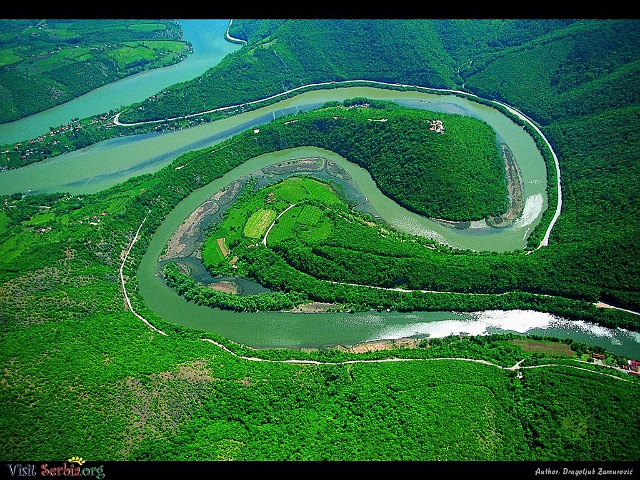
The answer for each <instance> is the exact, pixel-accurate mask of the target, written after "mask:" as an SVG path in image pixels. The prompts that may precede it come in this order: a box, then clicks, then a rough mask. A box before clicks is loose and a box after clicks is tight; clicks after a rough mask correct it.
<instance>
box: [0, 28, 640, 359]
mask: <svg viewBox="0 0 640 480" xmlns="http://www.w3.org/2000/svg"><path fill="white" fill-rule="evenodd" d="M224 25H225V26H226V24H224ZM222 26H223V24H222V23H220V25H217V27H216V28H219V29H220V31H221V32H222V34H223V33H224V30H222ZM203 28H205V26H203ZM204 37H206V35H205V36H204ZM187 39H188V38H187ZM196 46H197V45H196ZM194 48H195V47H194ZM234 48H237V47H235V46H234ZM195 50H197V49H195ZM221 58H222V57H221ZM143 83H144V82H143ZM132 88H133V87H132ZM353 97H368V98H372V99H382V100H392V101H395V102H397V103H399V104H402V105H406V106H410V107H413V108H424V109H428V110H431V111H435V112H446V113H459V114H463V115H469V116H473V117H476V118H479V119H481V120H483V121H485V122H487V123H488V124H489V125H491V126H492V127H493V129H494V130H495V131H496V133H497V136H498V141H499V142H504V143H507V144H508V145H509V147H510V149H511V151H512V152H513V154H514V156H515V159H516V161H517V163H518V165H519V167H520V170H521V172H522V177H523V180H524V195H525V199H526V202H525V210H524V213H523V215H522V218H521V219H519V220H518V221H516V222H515V223H514V224H513V225H512V226H510V227H507V228H504V229H492V228H490V227H487V226H484V227H482V226H480V227H476V226H475V225H474V227H476V228H473V227H472V228H470V229H467V230H455V229H452V228H449V227H444V226H442V225H439V224H437V223H435V222H432V221H430V220H428V219H425V218H422V217H420V216H418V215H415V214H412V213H411V212H408V211H407V210H405V209H403V208H402V207H400V206H399V205H397V204H395V202H393V201H391V200H390V199H388V198H387V197H385V196H384V195H382V193H381V192H380V191H379V190H378V189H377V187H376V186H375V184H374V183H373V181H372V180H371V177H370V176H369V174H368V173H367V172H366V171H365V170H363V169H361V168H359V167H357V166H356V165H354V164H351V163H350V162H348V161H347V160H345V159H343V158H341V157H339V156H338V155H336V154H334V153H332V152H327V151H323V150H319V149H317V148H311V147H309V148H303V149H296V150H295V151H283V152H277V153H274V154H270V155H264V156H261V157H258V158H255V159H252V160H250V161H249V162H246V163H245V164H243V165H241V166H240V167H238V168H237V169H235V170H233V171H232V172H229V173H228V174H227V175H225V176H224V177H223V178H221V179H219V180H216V181H214V182H212V183H211V184H209V185H207V186H205V187H203V188H201V189H199V190H198V191H196V192H194V193H193V194H192V195H190V196H189V197H188V198H186V199H185V200H183V201H182V202H181V203H180V204H179V205H178V206H177V208H176V209H174V210H173V211H172V212H171V213H170V214H169V215H168V216H167V218H166V219H165V221H164V222H163V223H162V225H161V226H160V228H159V229H158V231H157V232H156V234H155V235H154V237H153V239H152V241H151V243H150V245H149V248H148V250H147V252H146V253H145V255H144V256H143V260H142V263H141V265H140V268H139V271H138V280H139V285H140V292H141V294H142V296H143V297H144V299H145V301H146V303H147V304H148V306H149V307H150V308H151V309H152V310H154V311H155V312H156V313H158V314H159V315H160V316H162V317H163V318H165V319H167V320H169V321H172V322H175V323H180V324H183V325H186V326H190V327H194V328H199V329H202V330H207V331H212V332H216V333H219V334H221V335H224V336H226V337H227V338H229V339H230V340H233V341H236V342H238V343H243V344H246V345H251V346H255V347H275V348H285V347H286V348H303V347H304V348H312V347H323V346H328V345H337V344H341V345H353V344H356V343H360V342H365V341H374V340H381V339H397V338H404V337H426V336H427V335H429V336H432V337H437V336H446V335H450V334H456V333H460V332H466V333H469V334H483V333H491V332H503V331H513V332H519V333H538V334H544V335H553V336H557V337H560V338H567V337H570V338H574V339H575V340H578V341H583V342H585V343H588V344H592V345H601V346H605V347H606V348H607V349H609V350H611V351H614V352H617V353H620V354H624V355H630V356H635V357H636V358H640V335H639V334H637V333H635V332H627V331H625V330H621V329H617V330H610V329H605V328H601V327H597V326H593V325H590V324H586V323H584V322H575V321H568V320H565V319H562V318H557V317H554V316H551V315H548V314H543V313H537V312H531V311H509V312H502V311H491V312H481V313H478V314H466V313H456V312H416V313H397V312H382V313H379V312H366V313H356V314H346V313H345V314H297V313H286V314H285V313H272V312H259V313H232V312H225V311H220V310H215V309H209V308H206V307H199V306H196V305H194V304H193V303H189V302H186V301H185V300H184V299H182V298H181V297H179V296H178V295H176V294H175V293H174V292H173V291H172V290H171V289H169V288H168V287H166V286H165V285H164V283H163V282H162V281H161V279H160V278H159V277H158V276H157V275H156V274H157V271H158V262H157V259H158V256H159V254H160V252H161V251H162V249H163V248H164V245H165V244H166V243H167V241H168V239H169V238H170V236H171V234H172V233H173V231H174V230H175V228H176V227H177V226H178V225H180V223H182V221H183V220H184V219H185V218H186V217H187V216H188V215H189V213H191V211H193V209H195V208H196V207H197V206H198V205H200V203H202V202H203V201H204V200H206V199H207V198H209V197H210V196H211V195H212V194H213V193H215V192H216V191H218V190H219V189H220V188H222V187H224V186H226V185H227V184H228V183H229V182H230V181H232V180H234V179H236V178H238V177H240V176H242V175H246V174H249V173H251V172H254V171H256V170H258V169H260V168H262V167H264V166H267V165H270V164H272V163H275V162H278V161H281V160H284V159H289V158H291V157H299V156H307V155H309V156H313V155H321V156H324V157H326V158H328V159H331V160H335V161H336V162H338V163H339V164H340V165H341V166H342V167H343V168H344V169H345V170H346V171H347V172H348V173H349V174H350V175H351V176H352V178H353V179H354V180H355V182H356V183H357V184H358V187H359V188H360V190H361V191H362V193H363V194H364V195H365V196H366V197H367V198H368V199H369V201H370V204H371V206H372V207H373V208H374V209H375V211H376V212H377V214H378V215H380V216H381V217H382V218H384V219H385V220H386V221H387V222H388V223H390V224H391V225H393V226H394V227H396V228H398V229H400V230H403V231H405V232H408V233H413V234H417V235H425V236H429V237H431V238H434V239H436V240H438V241H441V242H444V243H447V244H449V245H451V246H454V247H458V248H470V249H475V250H492V251H509V250H518V249H522V248H523V247H524V246H525V244H526V236H527V235H528V233H529V232H530V231H531V230H533V228H534V227H535V226H536V225H537V223H538V222H539V220H540V216H541V214H542V213H543V212H544V210H545V209H546V207H547V196H546V169H545V165H544V161H543V159H542V156H541V155H540V153H539V152H538V150H537V149H536V147H535V144H534V141H533V139H532V138H531V137H530V136H529V135H528V134H527V133H526V132H524V130H523V129H522V128H521V127H519V126H517V125H516V124H515V123H514V122H512V121H511V120H510V119H508V118H507V117H505V116H504V115H502V114H501V113H500V112H498V111H497V110H495V109H493V108H491V107H488V106H485V105H481V104H477V103H474V102H471V101H469V100H467V99H464V98H461V97H457V96H454V95H432V94H426V93H418V92H398V91H390V90H385V89H379V88H371V87H350V88H336V89H330V90H316V91H312V92H307V93H303V94H300V95H297V96H295V97H293V98H290V99H287V100H283V101H280V102H278V103H276V104H273V105H271V106H268V107H264V108H261V109H258V110H255V111H251V112H246V113H243V114H240V115H237V116H234V117H231V118H228V119H224V120H220V121H216V122H212V123H209V124H206V125H201V126H198V127H192V128H189V129H185V130H181V131H177V132H174V133H167V134H149V135H141V136H134V137H121V138H117V139H113V140H108V141H105V142H102V143H100V144H97V145H93V146H90V147H88V148H85V149H82V150H79V151H76V152H72V153H69V154H66V155H62V156H59V157H55V158H52V159H49V160H46V161H44V162H40V163H38V164H33V165H30V166H27V167H25V168H22V169H18V170H11V171H7V172H2V173H0V194H8V193H13V192H18V191H19V192H26V191H28V190H31V191H32V192H34V193H37V192H51V191H66V192H70V193H74V194H82V193H84V194H86V193H94V192H97V191H100V190H103V189H105V188H108V187H110V186H112V185H115V184H117V183H120V182H122V181H124V180H126V179H128V178H130V177H133V176H137V175H140V174H143V173H151V172H155V171H157V170H159V169H160V168H162V167H164V166H166V165H168V164H169V163H171V162H172V161H173V160H175V159H176V158H177V157H178V156H179V155H180V154H182V153H184V152H186V151H189V150H193V149H196V148H203V147H206V146H210V145H215V144H216V143H219V142H221V141H223V140H224V139H226V138H229V137H231V136H233V135H235V134H237V133H239V132H241V131H243V130H246V129H247V128H254V127H256V126H259V125H261V124H264V123H266V122H268V121H271V120H272V119H275V118H278V117H281V116H283V115H287V114H295V113H297V112H299V111H304V110H309V109H312V108H315V107H317V106H320V105H322V104H324V103H325V102H328V101H333V100H344V99H347V98H353ZM114 106H115V105H114ZM118 106H119V105H118ZM35 118H37V116H34V118H33V119H32V120H33V121H35ZM1 135H2V130H1V128H0V137H1Z"/></svg>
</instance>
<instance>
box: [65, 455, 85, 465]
mask: <svg viewBox="0 0 640 480" xmlns="http://www.w3.org/2000/svg"><path fill="white" fill-rule="evenodd" d="M67 462H69V463H77V464H78V465H82V464H83V463H84V460H83V459H82V458H80V457H71V458H70V459H69V460H67Z"/></svg>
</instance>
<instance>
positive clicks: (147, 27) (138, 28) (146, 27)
mask: <svg viewBox="0 0 640 480" xmlns="http://www.w3.org/2000/svg"><path fill="white" fill-rule="evenodd" d="M128 28H129V30H133V31H135V32H152V31H154V30H166V29H167V26H166V25H164V24H162V23H143V24H138V25H129V27H128Z"/></svg>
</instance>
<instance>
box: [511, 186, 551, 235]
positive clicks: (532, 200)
mask: <svg viewBox="0 0 640 480" xmlns="http://www.w3.org/2000/svg"><path fill="white" fill-rule="evenodd" d="M543 206H544V197H543V196H542V194H541V193H536V194H534V195H531V196H530V197H528V198H527V200H526V202H525V204H524V210H523V212H522V215H521V216H520V218H518V219H517V220H516V221H515V223H514V226H515V228H522V227H526V226H527V225H531V223H533V221H534V220H535V219H536V218H538V216H539V215H540V214H541V213H542V207H543Z"/></svg>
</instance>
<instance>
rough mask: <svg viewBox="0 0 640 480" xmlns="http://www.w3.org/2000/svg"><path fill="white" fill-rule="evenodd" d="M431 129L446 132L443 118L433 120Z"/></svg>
mask: <svg viewBox="0 0 640 480" xmlns="http://www.w3.org/2000/svg"><path fill="white" fill-rule="evenodd" d="M429 130H431V131H432V132H436V133H444V125H443V124H442V120H431V126H430V127H429Z"/></svg>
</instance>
